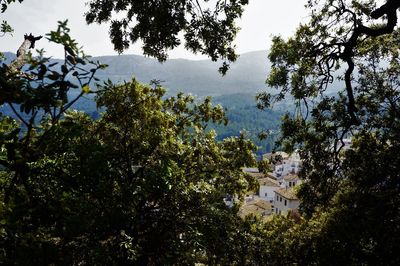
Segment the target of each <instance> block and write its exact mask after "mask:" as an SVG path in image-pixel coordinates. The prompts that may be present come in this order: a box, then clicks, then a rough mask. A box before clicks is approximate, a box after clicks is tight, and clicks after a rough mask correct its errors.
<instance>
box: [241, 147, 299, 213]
mask: <svg viewBox="0 0 400 266" xmlns="http://www.w3.org/2000/svg"><path fill="white" fill-rule="evenodd" d="M263 159H264V160H268V161H269V162H271V172H269V173H267V174H264V173H261V172H260V171H259V170H258V168H244V169H243V171H244V172H246V173H248V174H250V175H251V176H253V177H254V178H256V179H257V180H258V182H259V189H258V191H256V192H254V194H252V195H248V196H247V197H246V199H245V202H244V204H243V206H242V207H241V215H242V216H243V217H244V216H247V215H249V214H254V215H257V216H261V217H263V218H268V217H269V216H271V215H273V214H278V215H279V214H287V213H289V212H297V211H298V207H299V205H300V202H299V199H298V198H297V196H296V193H295V190H296V186H297V185H299V184H300V183H301V179H300V178H299V176H298V173H299V171H300V170H301V160H300V156H299V154H298V153H297V152H294V153H293V154H290V155H289V154H287V153H285V152H275V153H267V154H264V155H263Z"/></svg>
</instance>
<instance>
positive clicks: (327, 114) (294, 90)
mask: <svg viewBox="0 0 400 266" xmlns="http://www.w3.org/2000/svg"><path fill="white" fill-rule="evenodd" d="M308 7H309V8H311V10H312V11H311V18H310V22H309V23H307V24H304V25H301V26H300V27H299V28H298V30H297V32H296V34H295V36H294V37H292V38H289V39H288V40H286V41H285V40H283V39H282V38H280V37H276V38H275V39H274V41H273V45H272V48H271V52H270V54H269V58H270V60H271V61H272V63H273V67H272V70H271V74H270V75H269V77H268V80H267V83H268V84H269V85H271V86H274V87H276V88H278V89H279V90H280V91H279V93H278V94H277V95H276V96H271V95H267V94H261V95H259V99H260V100H261V101H262V102H263V103H264V104H269V103H270V102H271V101H274V100H280V99H282V98H284V97H285V96H286V95H287V94H289V93H290V94H291V95H292V96H293V97H294V98H295V99H296V100H297V106H298V112H297V113H296V114H295V115H290V114H288V115H286V117H285V119H284V121H283V125H282V135H283V136H282V140H281V143H282V145H283V146H284V147H286V148H287V149H289V150H292V149H294V148H299V149H300V150H301V152H300V153H301V156H302V159H303V161H304V165H303V171H302V176H303V178H304V180H305V183H304V184H303V185H302V186H301V187H300V191H299V196H300V199H301V209H302V212H303V214H305V216H306V217H307V220H306V221H305V222H304V226H305V227H306V228H307V229H304V230H305V232H310V233H309V234H308V233H304V231H303V233H300V231H298V235H297V236H296V238H297V241H300V243H299V242H298V243H297V244H296V246H295V247H292V248H294V249H295V250H298V251H301V252H299V253H298V254H299V255H298V257H297V258H295V261H297V262H298V263H301V262H302V263H304V264H305V263H306V262H305V261H302V258H301V256H302V255H300V254H302V253H304V252H306V253H307V254H310V257H309V261H308V262H307V263H310V262H314V263H316V264H323V265H326V264H328V265H329V264H332V265H339V264H346V265H352V264H354V265H360V264H368V265H370V264H371V265H397V264H398V263H399V261H398V258H397V256H396V254H397V253H398V252H399V248H398V245H397V244H395V243H396V242H398V240H399V239H400V234H399V226H398V223H397V222H396V221H398V220H399V217H400V213H399V211H398V206H399V205H398V204H399V192H400V191H399V184H400V183H399V174H400V168H399V166H400V164H399V162H398V160H397V156H395V154H396V153H398V152H399V151H400V146H399V132H400V131H399V118H400V117H399V114H400V113H399V110H400V109H399V107H400V106H399V96H400V94H399V81H398V77H399V74H400V67H399V47H398V41H399V31H398V26H397V23H398V19H397V10H398V8H399V1H391V0H389V1H386V2H385V3H384V4H383V5H382V6H379V7H378V6H376V3H375V1H345V0H337V1H308ZM378 19H379V20H378ZM376 20H378V22H375V21H376ZM337 84H343V85H341V86H340V85H337ZM334 86H340V87H339V88H336V90H334V89H332V87H334ZM344 138H351V139H352V146H351V147H350V149H347V148H345V147H344V142H343V139H344ZM312 229H317V231H314V230H312ZM312 232H315V233H312ZM301 247H302V248H301ZM298 248H300V249H298ZM310 252H311V253H310ZM294 253H295V252H294ZM295 254H296V253H295Z"/></svg>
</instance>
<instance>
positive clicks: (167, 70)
mask: <svg viewBox="0 0 400 266" xmlns="http://www.w3.org/2000/svg"><path fill="white" fill-rule="evenodd" d="M5 55H6V58H7V59H8V60H7V61H6V63H8V62H9V61H10V60H12V59H14V58H15V55H14V54H12V53H5ZM93 59H94V60H96V61H97V60H98V61H100V62H101V63H104V64H108V65H109V67H108V68H106V69H105V70H101V71H99V72H98V73H97V77H98V78H100V79H102V80H106V79H111V80H112V81H114V82H121V81H129V80H131V79H132V77H136V79H138V80H139V81H141V82H144V83H149V82H150V81H151V80H153V79H157V80H160V81H162V85H163V86H164V87H165V88H167V89H168V94H169V95H174V94H176V93H177V92H179V91H183V92H185V93H192V94H194V95H197V96H206V95H213V96H217V95H225V94H234V93H251V94H255V93H256V92H258V91H261V90H265V89H266V85H265V79H266V76H267V73H268V70H269V68H270V64H269V63H268V59H267V52H266V51H256V52H250V53H245V54H242V55H241V56H240V57H239V59H238V60H237V61H236V62H235V63H233V64H232V65H231V68H230V70H229V71H228V73H227V74H226V75H225V76H221V74H220V73H219V72H218V68H219V67H220V66H221V63H220V62H212V61H210V60H187V59H169V60H167V61H166V62H164V63H159V62H158V61H157V60H156V59H153V58H149V57H144V56H140V55H118V56H100V57H93Z"/></svg>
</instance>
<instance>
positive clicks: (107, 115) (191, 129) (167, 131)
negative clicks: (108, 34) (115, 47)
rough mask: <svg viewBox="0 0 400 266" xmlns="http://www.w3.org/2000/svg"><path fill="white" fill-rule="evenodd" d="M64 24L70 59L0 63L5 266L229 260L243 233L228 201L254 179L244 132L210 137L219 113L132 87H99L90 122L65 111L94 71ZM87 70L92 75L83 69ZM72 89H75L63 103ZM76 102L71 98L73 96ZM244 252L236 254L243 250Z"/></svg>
mask: <svg viewBox="0 0 400 266" xmlns="http://www.w3.org/2000/svg"><path fill="white" fill-rule="evenodd" d="M68 32H69V29H68V28H67V26H66V24H65V23H60V25H59V27H58V29H57V31H54V32H51V33H50V34H49V35H48V38H49V40H51V41H53V42H56V43H59V44H61V45H63V46H64V48H65V55H66V58H65V60H64V61H62V62H60V63H56V64H54V63H52V64H49V63H48V58H45V57H43V56H42V53H40V54H39V57H29V56H28V57H27V60H28V61H27V62H28V63H29V65H28V66H29V67H28V68H26V69H24V70H23V71H22V70H18V69H12V68H10V67H9V66H8V65H5V64H3V65H2V67H1V74H2V83H1V92H2V94H1V99H2V103H4V104H8V105H10V106H12V110H13V111H14V112H15V114H16V115H17V117H18V118H19V119H18V120H19V123H18V122H17V121H14V120H13V119H10V118H9V117H5V116H1V131H0V133H1V135H0V136H1V154H0V156H1V157H0V158H1V161H0V162H1V165H2V166H1V167H2V168H1V213H0V215H1V231H0V233H1V236H2V237H1V257H0V260H1V262H2V263H5V264H12V263H16V264H40V265H42V264H54V263H55V264H82V263H84V264H103V263H106V264H113V265H114V264H115V265H119V264H125V263H128V262H131V263H135V264H144V265H148V264H161V263H162V264H177V263H178V264H192V263H194V262H201V261H204V262H209V263H216V262H224V261H225V263H230V262H234V261H236V260H237V259H238V257H237V256H238V254H236V253H232V252H231V249H230V247H231V246H232V245H234V243H235V242H237V239H238V237H239V236H238V232H237V228H238V227H240V226H242V225H241V220H240V219H239V217H238V216H237V214H236V213H237V208H236V207H235V208H228V207H227V205H226V204H225V202H224V201H223V198H224V197H226V195H231V196H235V197H237V198H238V199H240V198H242V197H243V195H244V193H245V192H246V191H248V190H250V189H254V188H256V186H257V184H256V183H255V181H254V180H253V179H252V178H251V177H250V176H247V175H245V174H244V173H243V172H242V171H241V167H242V166H245V165H247V166H251V165H254V164H255V158H254V155H253V151H254V149H255V146H254V145H253V144H252V143H251V142H250V141H248V140H246V139H245V138H244V137H243V136H238V137H235V138H234V137H233V138H227V139H225V140H223V141H221V142H217V141H216V140H215V133H214V132H213V131H205V127H206V124H207V123H222V122H224V121H225V116H224V113H223V109H222V107H221V106H215V107H213V106H212V105H211V102H210V99H209V98H206V99H205V100H204V101H203V102H199V103H197V102H195V99H194V98H193V97H192V96H185V95H183V94H178V95H177V96H176V97H170V98H167V99H163V96H164V93H165V91H164V90H163V89H162V88H161V87H160V86H159V85H157V84H154V86H153V87H150V86H147V85H142V84H139V83H138V82H137V81H135V80H132V81H131V82H128V83H125V84H121V85H114V84H112V83H111V82H106V83H105V84H103V85H102V86H100V87H99V88H98V90H97V96H96V101H97V104H98V107H99V108H102V109H103V110H106V111H105V112H104V113H103V114H102V116H101V118H99V119H98V120H93V119H91V118H90V117H89V116H88V115H86V114H84V113H79V112H76V111H71V110H70V108H71V106H72V105H73V104H74V103H75V102H76V101H77V100H78V99H79V98H80V97H82V96H83V95H86V94H88V93H91V90H90V87H89V85H88V84H89V83H90V81H91V79H94V80H95V79H96V78H95V73H96V72H97V70H98V69H100V68H103V67H105V66H104V65H102V64H100V63H98V62H92V61H90V59H89V58H88V57H86V56H85V55H84V53H83V52H82V51H80V50H79V48H78V46H77V44H76V42H75V41H74V40H73V39H71V38H70V37H69V34H68ZM87 65H92V66H93V68H91V70H90V71H87V70H85V69H86V67H85V68H84V67H83V66H87ZM70 90H80V92H79V93H78V94H77V96H75V97H74V98H70V97H69V94H68V92H69V91H70ZM74 95H76V94H74ZM242 252H244V251H242Z"/></svg>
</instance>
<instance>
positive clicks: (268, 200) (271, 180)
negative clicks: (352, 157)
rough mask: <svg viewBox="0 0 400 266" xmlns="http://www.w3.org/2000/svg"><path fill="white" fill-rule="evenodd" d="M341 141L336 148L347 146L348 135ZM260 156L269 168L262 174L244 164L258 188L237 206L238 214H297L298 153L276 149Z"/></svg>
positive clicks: (267, 215) (262, 215) (299, 163)
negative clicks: (339, 145) (268, 163)
mask: <svg viewBox="0 0 400 266" xmlns="http://www.w3.org/2000/svg"><path fill="white" fill-rule="evenodd" d="M342 145H343V146H341V147H336V149H340V150H342V151H345V150H347V149H349V148H350V146H351V139H350V138H346V139H343V141H342ZM263 160H267V161H268V162H270V164H271V172H268V173H266V174H264V173H262V172H260V171H259V169H258V168H243V171H244V172H245V173H247V174H249V175H251V176H253V177H254V178H256V179H257V180H258V183H259V189H258V191H256V192H254V194H251V195H248V196H247V197H246V199H245V202H244V204H243V206H242V207H241V210H240V211H241V212H240V213H241V216H242V217H245V216H247V215H249V214H254V215H257V216H261V217H263V218H266V219H268V218H269V217H270V216H271V215H273V214H275V215H286V214H288V213H291V214H297V213H298V208H299V206H300V201H299V199H298V197H297V196H296V189H297V187H298V185H300V184H301V182H302V180H301V179H300V177H299V172H300V170H301V167H302V161H301V159H300V155H299V153H298V152H293V153H292V154H287V153H286V152H283V151H277V152H274V153H267V154H264V155H263Z"/></svg>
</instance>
